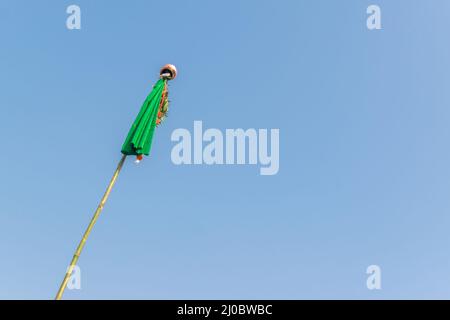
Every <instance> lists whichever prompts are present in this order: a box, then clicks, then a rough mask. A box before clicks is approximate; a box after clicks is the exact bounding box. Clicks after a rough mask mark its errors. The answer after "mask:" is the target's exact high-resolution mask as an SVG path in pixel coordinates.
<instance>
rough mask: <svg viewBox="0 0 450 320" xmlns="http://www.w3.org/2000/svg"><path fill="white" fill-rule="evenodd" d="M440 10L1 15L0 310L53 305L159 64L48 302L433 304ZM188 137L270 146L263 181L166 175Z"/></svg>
mask: <svg viewBox="0 0 450 320" xmlns="http://www.w3.org/2000/svg"><path fill="white" fill-rule="evenodd" d="M71 4H77V5H79V6H80V7H81V12H82V22H81V30H68V29H67V28H66V18H67V16H68V15H67V14H66V8H67V6H69V5H71ZM370 4H377V5H379V6H380V7H381V12H382V30H374V31H369V30H368V29H367V27H366V18H367V14H366V8H367V6H369V5H370ZM449 10H450V4H449V3H448V1H445V0H435V1H425V0H421V1H406V0H402V1H400V0H398V1H382V0H373V1H365V0H353V1H349V0H345V1H332V0H329V1H313V0H310V1H300V0H295V1H294V0H291V1H261V0H258V1H256V0H253V1H250V0H249V1H237V0H230V1H206V0H196V1H181V0H178V1H100V0H97V1H86V0H83V1H82V0H79V1H48V0H47V1H42V0H41V1H22V0H20V1H19V0H15V1H12V0H8V1H6V0H2V1H0V39H1V40H0V41H1V42H0V43H1V50H0V88H1V89H0V134H1V137H2V138H3V140H2V156H1V157H0V252H1V258H0V298H3V299H20V298H23V299H50V298H53V297H54V295H55V293H56V291H57V289H58V286H59V284H60V281H61V280H62V277H63V275H64V271H65V268H66V266H67V265H68V263H69V262H70V259H71V256H72V254H73V251H74V249H75V247H76V245H77V243H78V241H79V240H80V237H81V235H82V232H83V231H84V229H85V228H86V226H87V223H88V222H89V220H90V218H91V216H92V213H93V211H94V210H95V208H96V206H97V204H98V201H99V200H100V197H101V196H102V194H103V192H104V189H105V187H106V185H107V183H108V181H109V179H110V177H111V175H112V173H113V171H114V169H115V166H116V164H117V162H118V160H119V159H120V147H121V144H122V142H123V140H124V138H125V135H126V133H127V131H128V129H129V126H130V125H131V123H132V121H133V119H134V117H135V115H136V113H137V112H138V110H139V107H140V105H141V103H142V101H143V100H144V98H145V96H146V95H147V94H148V92H149V90H150V89H151V86H152V85H153V84H154V83H155V81H156V80H157V76H158V72H159V68H160V67H161V66H162V65H163V64H165V63H173V64H175V65H176V66H177V67H178V69H179V76H178V77H177V79H176V80H174V81H173V82H171V84H170V96H171V106H170V111H169V112H170V115H169V117H168V119H167V121H166V122H165V123H164V124H163V125H162V126H161V127H160V128H158V129H157V132H156V135H155V140H154V144H153V149H152V154H151V156H150V157H148V158H146V159H145V160H144V161H143V162H142V163H141V164H140V165H138V166H136V165H135V164H134V163H133V161H131V159H129V160H128V161H127V163H126V164H125V166H124V169H123V171H122V174H121V176H120V177H119V180H118V182H117V184H116V187H115V188H114V190H113V192H112V194H111V197H110V199H109V202H108V203H107V205H106V207H105V209H104V211H103V214H102V216H101V217H100V219H99V221H98V224H97V225H96V226H95V228H94V231H93V233H92V235H91V237H90V238H89V241H88V243H87V245H86V247H85V251H84V252H83V254H82V256H81V259H80V261H79V266H80V268H81V275H82V283H81V286H82V289H81V290H72V291H67V292H66V295H65V298H67V299H197V298H198V299H216V298H223V299H247V298H252V299H272V298H275V299H278V298H280V299H281V298H282V299H300V298H305V299H309V298H339V299H347V298H356V299H380V298H387V299H391V298H447V299H448V298H450V249H449V245H450V197H449V195H450V148H449V141H450V126H449V122H450V108H449V106H450V90H448V87H449V85H450V62H449V61H450V60H449V57H450V46H449V45H448V44H447V42H448V30H449V28H450V19H449V12H450V11H449ZM194 120H201V121H203V126H204V127H205V128H218V129H220V130H223V131H224V130H225V129H228V128H243V129H248V128H257V129H259V128H266V129H271V128H279V129H280V170H279V172H278V174H277V175H273V176H261V175H260V174H259V167H258V166H252V165H241V166H238V165H226V166H225V165H223V166H219V165H216V166H208V165H197V166H194V165H191V166H189V165H184V166H183V165H181V166H176V165H174V164H173V163H172V161H171V158H170V153H171V150H172V148H173V146H174V142H172V141H171V140H170V136H171V133H172V132H173V130H175V129H177V128H187V129H189V130H191V131H192V127H193V122H194ZM373 264H375V265H378V266H380V268H381V271H382V289H381V290H368V289H367V287H366V278H367V274H366V268H367V267H368V266H369V265H373Z"/></svg>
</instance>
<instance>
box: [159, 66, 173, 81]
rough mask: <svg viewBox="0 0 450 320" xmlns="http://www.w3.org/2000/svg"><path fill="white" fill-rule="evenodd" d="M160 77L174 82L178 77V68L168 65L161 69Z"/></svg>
mask: <svg viewBox="0 0 450 320" xmlns="http://www.w3.org/2000/svg"><path fill="white" fill-rule="evenodd" d="M159 75H160V76H161V77H162V78H166V79H167V80H173V79H175V78H176V77H177V68H176V67H175V66H174V65H173V64H166V65H165V66H164V67H162V68H161V71H160V72H159Z"/></svg>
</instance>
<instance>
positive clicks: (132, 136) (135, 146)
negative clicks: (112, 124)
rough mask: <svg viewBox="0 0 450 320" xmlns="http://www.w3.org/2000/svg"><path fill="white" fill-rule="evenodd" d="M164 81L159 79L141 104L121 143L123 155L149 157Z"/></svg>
mask: <svg viewBox="0 0 450 320" xmlns="http://www.w3.org/2000/svg"><path fill="white" fill-rule="evenodd" d="M166 81H167V80H166V79H160V80H159V81H158V82H157V83H156V84H155V85H154V86H153V90H152V92H150V94H149V95H148V97H147V99H145V101H144V103H143V104H142V107H141V111H139V114H138V115H137V117H136V120H134V123H133V125H132V126H131V128H130V131H129V132H128V135H127V138H126V139H125V142H124V143H123V146H122V153H123V154H126V155H142V154H144V155H146V156H148V155H149V153H150V148H151V145H152V139H153V133H154V132H155V127H156V120H157V118H158V112H159V106H160V103H161V97H162V94H163V91H164V88H165V86H166Z"/></svg>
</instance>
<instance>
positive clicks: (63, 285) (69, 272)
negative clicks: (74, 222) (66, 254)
mask: <svg viewBox="0 0 450 320" xmlns="http://www.w3.org/2000/svg"><path fill="white" fill-rule="evenodd" d="M126 157H127V156H126V155H123V156H122V159H120V161H119V164H118V165H117V169H116V171H115V172H114V175H113V176H112V178H111V181H110V182H109V185H108V188H107V189H106V191H105V194H104V195H103V197H102V200H101V201H100V203H99V205H98V207H97V210H95V213H94V216H93V217H92V219H91V222H90V223H89V225H88V227H87V229H86V231H85V232H84V235H83V238H81V241H80V243H79V244H78V247H77V250H76V251H75V253H74V255H73V258H72V261H71V262H70V265H69V267H68V268H67V271H66V275H65V276H64V280H63V281H62V283H61V286H60V287H59V290H58V293H57V294H56V298H55V300H61V298H62V295H63V293H64V290H65V289H66V287H67V283H68V282H69V279H70V276H71V275H72V272H73V269H74V267H75V266H76V264H77V261H78V258H79V257H80V254H81V251H82V250H83V247H84V245H85V244H86V240H87V238H88V237H89V234H90V233H91V231H92V228H93V227H94V225H95V222H97V219H98V217H99V216H100V213H101V212H102V210H103V207H104V206H105V203H106V200H108V197H109V194H110V193H111V190H112V188H113V186H114V184H115V183H116V180H117V177H118V176H119V173H120V170H121V169H122V166H123V164H124V162H125V159H126Z"/></svg>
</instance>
